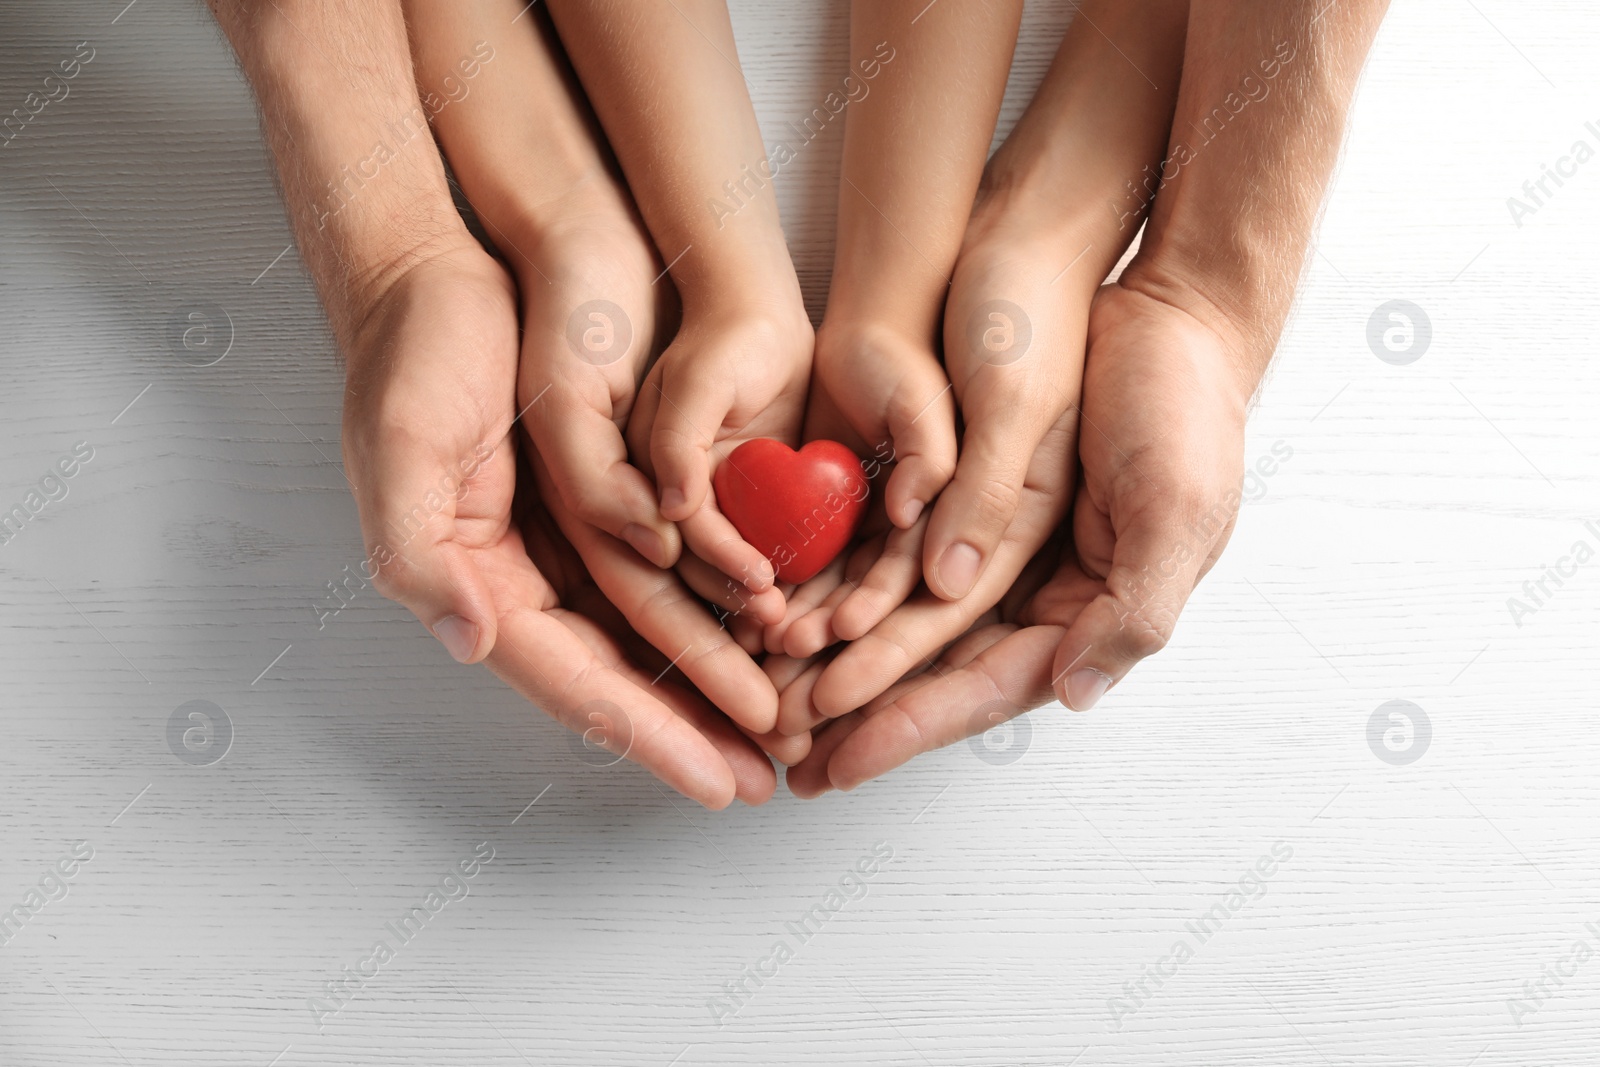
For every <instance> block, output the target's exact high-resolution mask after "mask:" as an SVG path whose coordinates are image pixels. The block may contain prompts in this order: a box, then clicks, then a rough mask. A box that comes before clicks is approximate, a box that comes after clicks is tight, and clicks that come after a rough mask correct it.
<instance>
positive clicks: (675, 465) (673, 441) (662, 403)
mask: <svg viewBox="0 0 1600 1067" xmlns="http://www.w3.org/2000/svg"><path fill="white" fill-rule="evenodd" d="M645 388H646V389H650V388H654V389H656V390H658V391H659V393H660V395H659V396H658V397H657V398H656V399H657V401H658V403H657V404H656V418H655V424H654V425H653V426H652V427H651V431H650V462H651V464H652V465H653V466H654V467H655V473H656V485H657V486H658V487H659V488H660V490H661V517H662V518H664V519H666V520H667V521H669V522H682V521H683V520H684V519H687V518H689V517H690V516H691V515H693V514H695V512H697V511H699V510H700V508H701V506H702V505H703V504H704V503H705V500H706V495H707V494H708V493H709V492H710V491H711V446H712V445H713V444H715V443H716V439H717V436H716V435H717V430H718V429H720V428H721V426H722V421H723V419H725V418H726V417H727V414H728V409H729V407H730V406H731V404H732V401H731V398H729V397H728V396H726V395H725V394H724V388H725V386H722V385H719V384H716V383H712V382H709V381H705V380H704V379H702V380H700V381H694V380H693V379H692V378H691V377H690V376H688V375H685V376H682V377H676V376H674V375H672V374H671V373H670V372H667V373H663V374H662V375H661V379H660V381H659V382H655V381H654V380H652V382H651V383H649V384H646V386H645Z"/></svg>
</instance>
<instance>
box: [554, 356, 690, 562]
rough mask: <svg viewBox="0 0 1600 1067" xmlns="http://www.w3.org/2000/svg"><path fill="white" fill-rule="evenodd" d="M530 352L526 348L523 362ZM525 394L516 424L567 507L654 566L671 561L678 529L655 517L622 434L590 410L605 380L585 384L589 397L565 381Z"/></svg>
mask: <svg viewBox="0 0 1600 1067" xmlns="http://www.w3.org/2000/svg"><path fill="white" fill-rule="evenodd" d="M529 356H530V354H529V353H528V352H527V350H526V349H525V350H524V359H527V358H529ZM552 369H553V368H552ZM573 373H574V374H580V373H585V371H574V372H573ZM587 373H591V374H592V373H593V372H592V371H588V372H587ZM524 391H525V392H527V391H531V392H532V393H533V398H532V403H531V404H529V405H528V411H527V413H526V414H525V415H524V416H523V418H522V424H523V426H524V427H526V428H527V431H528V434H529V436H531V437H532V438H533V443H534V446H535V447H536V448H538V450H539V455H540V456H541V457H542V458H543V460H544V463H545V466H546V467H547V468H548V469H549V474H550V480H551V481H552V482H553V483H554V484H555V488H556V492H557V493H559V494H560V496H561V502H562V504H563V505H565V507H566V508H567V510H568V511H570V512H572V513H573V514H574V515H575V516H577V517H578V519H580V520H581V521H583V522H587V523H589V524H590V525H591V526H598V527H599V528H600V529H602V530H604V531H605V532H606V533H608V534H610V535H611V536H612V537H617V538H620V539H622V540H624V541H626V542H627V543H628V544H630V545H632V546H633V548H634V550H635V551H636V552H638V553H639V554H640V555H641V556H643V557H644V558H645V559H647V560H649V561H650V562H651V563H654V564H655V565H656V566H657V567H670V566H672V565H673V564H674V563H676V562H677V561H678V553H679V551H680V550H681V549H682V547H683V542H682V539H681V538H680V536H679V534H678V529H677V527H676V526H675V525H673V524H672V523H670V522H667V521H666V520H664V519H663V518H662V517H661V511H660V509H659V508H658V507H657V506H656V494H655V488H654V487H653V486H652V485H651V484H650V480H649V479H648V478H646V477H645V476H644V474H643V473H642V472H641V471H640V470H639V469H638V468H636V467H635V466H633V464H632V463H630V462H629V461H628V446H627V444H626V443H625V442H624V441H623V439H622V431H621V430H620V429H619V428H618V427H617V424H616V423H614V422H612V421H611V419H610V417H609V416H608V415H607V414H606V413H605V412H604V411H602V410H599V409H598V408H597V407H596V402H603V403H605V404H606V406H607V407H609V406H610V395H609V391H608V390H607V388H606V385H605V383H604V382H603V381H600V380H598V378H596V380H594V381H593V382H590V383H589V389H588V390H587V391H588V392H589V393H590V394H591V395H589V396H585V395H583V394H584V392H585V390H583V389H581V388H579V387H577V386H575V385H574V384H572V382H571V380H570V379H569V380H567V381H562V382H549V383H546V384H545V385H543V386H540V387H539V388H538V389H534V388H533V387H532V385H530V386H528V387H525V390H524Z"/></svg>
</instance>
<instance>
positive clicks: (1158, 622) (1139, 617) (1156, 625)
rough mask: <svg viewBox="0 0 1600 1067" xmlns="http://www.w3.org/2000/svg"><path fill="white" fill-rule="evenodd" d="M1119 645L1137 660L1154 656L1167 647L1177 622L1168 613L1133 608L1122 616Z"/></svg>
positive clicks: (1122, 613)
mask: <svg viewBox="0 0 1600 1067" xmlns="http://www.w3.org/2000/svg"><path fill="white" fill-rule="evenodd" d="M1120 624H1121V625H1120V628H1119V630H1118V643H1119V644H1121V645H1122V646H1123V648H1124V650H1125V651H1126V652H1127V653H1128V654H1129V655H1130V656H1132V657H1133V658H1135V659H1144V658H1146V657H1148V656H1153V655H1155V654H1156V653H1157V652H1160V651H1161V650H1162V649H1164V648H1166V647H1167V642H1168V641H1170V640H1171V639H1172V631H1173V628H1174V627H1175V626H1176V625H1177V620H1176V619H1175V618H1173V617H1171V615H1170V614H1168V613H1166V612H1156V611H1152V610H1150V609H1149V608H1132V609H1129V610H1125V611H1123V612H1121V614H1120Z"/></svg>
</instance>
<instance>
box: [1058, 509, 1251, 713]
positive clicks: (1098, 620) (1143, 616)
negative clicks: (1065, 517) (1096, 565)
mask: <svg viewBox="0 0 1600 1067" xmlns="http://www.w3.org/2000/svg"><path fill="white" fill-rule="evenodd" d="M1148 499H1149V502H1148V503H1146V505H1145V506H1144V507H1142V508H1140V509H1139V510H1137V511H1134V512H1132V513H1131V514H1130V515H1129V517H1128V519H1127V524H1126V528H1125V529H1122V530H1118V531H1116V532H1115V535H1114V536H1115V541H1114V546H1113V548H1112V556H1111V568H1110V570H1109V572H1108V573H1107V575H1106V582H1105V584H1106V590H1105V592H1103V593H1101V594H1100V595H1099V596H1097V597H1095V599H1094V600H1092V601H1090V603H1089V605H1088V606H1087V607H1085V608H1084V609H1083V611H1082V612H1081V613H1079V615H1078V617H1077V618H1076V619H1075V620H1073V623H1072V625H1071V626H1069V627H1068V628H1067V632H1066V634H1064V635H1063V636H1062V638H1061V644H1060V646H1059V647H1058V648H1057V649H1056V658H1055V664H1054V667H1053V669H1052V671H1051V679H1052V686H1053V688H1054V689H1055V692H1056V696H1057V697H1058V698H1059V699H1060V700H1061V702H1062V703H1063V704H1065V705H1066V706H1067V707H1069V708H1071V709H1073V710H1074V711H1088V710H1089V709H1090V708H1092V707H1094V705H1095V704H1096V703H1098V702H1099V700H1100V698H1101V697H1103V696H1104V695H1105V693H1106V690H1107V689H1109V688H1111V686H1113V685H1115V684H1117V683H1118V682H1120V681H1121V680H1122V679H1123V678H1124V677H1126V675H1127V674H1128V672H1129V671H1131V670H1132V669H1133V667H1134V665H1135V664H1137V663H1138V662H1139V661H1140V660H1142V659H1144V658H1145V657H1147V656H1153V655H1155V654H1156V653H1157V652H1160V651H1161V650H1162V649H1163V648H1165V647H1166V644H1167V642H1168V641H1169V640H1170V639H1171V638H1172V632H1173V630H1174V629H1175V628H1176V626H1177V624H1178V616H1179V615H1180V614H1181V613H1182V612H1183V609H1184V606H1185V605H1186V604H1187V603H1188V602H1189V596H1190V594H1191V593H1193V592H1194V587H1195V584H1196V583H1197V582H1198V581H1199V580H1200V576H1201V574H1203V573H1204V570H1205V568H1206V565H1207V563H1208V561H1209V559H1210V556H1211V554H1212V549H1213V546H1214V545H1215V544H1216V543H1217V540H1218V538H1219V537H1220V536H1222V535H1223V534H1224V533H1225V530H1223V529H1214V528H1211V527H1209V526H1208V525H1207V524H1206V523H1205V522H1202V521H1199V520H1198V519H1197V518H1196V517H1197V516H1199V515H1201V513H1202V511H1203V510H1204V509H1203V508H1202V507H1200V506H1198V505H1197V504H1196V505H1194V506H1191V503H1192V502H1191V500H1190V498H1189V496H1188V495H1187V494H1182V493H1180V492H1177V491H1174V492H1172V493H1167V494H1161V495H1159V496H1156V497H1153V498H1148ZM1091 508H1092V506H1091V505H1090V504H1089V502H1088V494H1087V491H1086V490H1082V489H1080V491H1079V494H1078V504H1077V507H1076V509H1075V510H1076V511H1077V513H1078V515H1079V518H1078V522H1079V523H1080V524H1082V523H1083V522H1085V521H1086V519H1087V511H1086V509H1091ZM1087 521H1101V522H1103V521H1104V519H1103V518H1101V517H1096V518H1095V519H1087ZM1219 525H1220V524H1219Z"/></svg>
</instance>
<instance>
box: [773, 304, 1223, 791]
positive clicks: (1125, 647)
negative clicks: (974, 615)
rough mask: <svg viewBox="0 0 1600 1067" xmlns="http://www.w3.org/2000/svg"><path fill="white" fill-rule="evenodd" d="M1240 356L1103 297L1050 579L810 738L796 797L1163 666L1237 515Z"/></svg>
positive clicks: (1185, 321) (1152, 309) (1169, 309)
mask: <svg viewBox="0 0 1600 1067" xmlns="http://www.w3.org/2000/svg"><path fill="white" fill-rule="evenodd" d="M1126 281H1127V282H1134V280H1133V279H1127V280H1126ZM1135 284H1136V283H1135ZM1239 343H1240V341H1239V339H1238V338H1236V337H1230V336H1227V335H1222V334H1218V333H1217V332H1216V331H1215V330H1214V329H1213V328H1212V327H1211V326H1209V325H1207V324H1206V323H1203V322H1201V321H1199V320H1197V319H1195V318H1193V317H1191V316H1190V315H1189V314H1188V313H1187V312H1185V311H1183V310H1182V309H1181V308H1179V307H1176V306H1174V305H1173V304H1170V303H1167V302H1165V301H1164V300H1162V299H1161V298H1160V297H1159V296H1157V295H1153V294H1152V293H1150V292H1147V291H1143V290H1141V289H1139V288H1135V287H1132V285H1130V284H1126V283H1124V282H1119V283H1117V284H1113V285H1108V286H1106V287H1104V288H1103V289H1102V290H1101V291H1100V294H1099V296H1097V297H1096V299H1095V303H1094V307H1093V311H1092V313H1091V317H1090V323H1089V356H1088V363H1087V368H1086V374H1085V380H1084V404H1083V416H1082V419H1083V427H1084V428H1083V431H1082V435H1081V437H1080V440H1079V452H1080V455H1081V457H1082V464H1083V466H1082V474H1081V478H1080V481H1079V486H1078V490H1077V498H1076V501H1075V503H1074V507H1073V514H1072V520H1071V525H1070V529H1071V536H1070V538H1069V537H1068V536H1066V533H1067V531H1066V530H1062V531H1061V532H1060V533H1059V534H1058V535H1057V536H1056V537H1055V538H1054V539H1053V543H1052V545H1051V546H1050V548H1049V549H1048V551H1047V552H1045V553H1043V554H1041V556H1040V557H1039V559H1038V560H1036V564H1035V565H1036V568H1041V567H1042V568H1045V573H1050V569H1051V568H1053V574H1050V577H1049V580H1048V581H1047V582H1046V583H1045V584H1044V585H1043V586H1042V587H1040V588H1038V589H1037V591H1036V592H1031V593H1029V588H1030V584H1031V585H1032V586H1038V580H1039V575H1037V574H1035V575H1034V576H1033V578H1032V581H1031V583H1030V582H1029V581H1026V580H1025V581H1024V582H1022V583H1020V584H1019V586H1018V587H1017V588H1016V589H1014V590H1013V593H1012V597H1011V598H1010V602H1009V604H1008V603H1003V604H1002V605H1001V607H1000V609H999V610H998V611H996V612H995V613H993V614H992V615H990V616H989V617H986V618H985V619H983V620H981V621H980V623H979V625H978V626H977V627H975V628H974V629H972V630H970V631H968V632H967V633H966V634H965V635H963V636H962V637H961V639H960V640H959V641H957V642H956V643H955V644H953V645H951V646H950V647H949V648H948V649H946V650H945V651H944V653H943V655H942V656H941V657H940V659H939V661H938V662H937V663H935V664H933V665H931V666H929V667H928V669H926V670H925V671H923V672H921V673H920V674H919V675H917V676H916V677H913V678H907V679H904V680H902V681H901V682H900V683H898V684H897V685H896V686H894V687H892V688H890V689H888V690H887V691H885V692H884V693H883V695H882V696H880V697H878V698H877V699H876V700H874V701H873V702H872V703H871V704H869V705H868V706H867V707H866V708H864V709H863V710H862V711H861V712H858V713H855V714H853V715H849V716H845V717H844V718H842V719H840V720H839V721H837V722H835V723H832V724H829V725H828V726H827V727H826V728H824V729H823V730H822V731H820V732H819V733H818V735H817V737H816V739H815V741H814V743H813V747H812V751H811V754H810V755H809V756H808V757H807V758H806V759H805V760H804V761H802V762H801V763H800V764H799V765H798V766H796V767H795V768H794V769H793V770H791V771H790V773H789V786H790V788H791V789H792V790H793V791H795V792H796V793H798V794H801V795H815V794H817V793H819V792H822V791H823V790H825V789H828V788H836V789H851V788H854V787H855V786H856V785H858V784H860V783H861V782H863V781H866V780H867V779H869V778H873V777H876V776H877V775H880V774H883V773H885V772H886V771H888V770H890V769H892V768H894V767H897V766H899V765H900V764H902V763H904V762H906V761H907V760H909V759H911V758H912V757H913V756H915V755H917V754H919V753H921V752H923V751H927V750H929V749H933V748H938V747H941V746H943V745H948V744H951V743H954V742H955V741H959V740H962V739H964V738H966V737H968V736H970V735H972V734H974V733H979V732H982V731H984V730H987V729H989V728H990V727H992V726H994V725H996V724H997V723H999V722H1002V721H1004V720H1005V719H1007V718H1010V717H1012V716H1014V715H1018V714H1021V713H1022V712H1024V711H1027V710H1029V709H1031V708H1034V707H1037V706H1039V705H1040V704H1043V703H1045V702H1046V701H1048V700H1050V699H1051V698H1052V696H1059V698H1060V699H1061V700H1062V701H1063V702H1064V703H1065V704H1066V705H1067V706H1068V707H1071V708H1076V709H1078V710H1087V709H1088V708H1089V707H1092V706H1093V705H1094V703H1095V701H1096V700H1098V699H1099V698H1100V696H1101V695H1102V694H1103V693H1104V692H1105V689H1106V687H1107V686H1108V685H1109V684H1110V683H1111V682H1113V681H1115V680H1118V679H1120V678H1122V677H1123V676H1124V675H1125V674H1126V673H1127V672H1128V670H1129V669H1131V667H1132V666H1133V665H1134V664H1135V663H1136V662H1137V661H1138V660H1139V659H1141V658H1143V657H1144V656H1148V655H1151V654H1153V653H1155V652H1156V651H1158V650H1159V649H1160V648H1161V647H1162V646H1163V645H1164V644H1165V643H1166V641H1167V640H1168V638H1169V637H1170V636H1171V633H1172V629H1173V626H1174V625H1175V624H1176V622H1177V618H1178V615H1179V613H1180V612H1181V610H1182V608H1183V605H1184V603H1185V602H1186V600H1187V599H1188V597H1189V594H1190V593H1191V592H1192V591H1193V589H1194V586H1195V583H1196V582H1198V581H1199V580H1200V578H1201V577H1202V576H1204V574H1205V573H1206V571H1207V570H1209V569H1210V568H1211V566H1212V565H1213V564H1214V563H1215V562H1216V559H1217V557H1218V555H1219V554H1220V553H1221V551H1222V548H1223V546H1224V545H1225V544H1226V543H1227V538H1228V534H1229V533H1230V532H1231V531H1232V528H1233V522H1234V518H1235V517H1236V515H1237V512H1238V506H1239V501H1240V492H1239V487H1240V482H1241V479H1242V477H1243V467H1242V458H1241V457H1242V454H1243V440H1244V422H1245V408H1246V404H1247V402H1248V400H1249V394H1248V393H1247V392H1245V391H1243V390H1242V389H1241V388H1240V387H1239V379H1238V377H1237V375H1235V374H1234V373H1232V370H1231V368H1232V366H1233V364H1232V363H1231V362H1230V361H1231V360H1232V359H1233V358H1234V355H1233V353H1234V352H1236V351H1237V347H1236V346H1237V345H1238V344H1239ZM1024 594H1026V596H1025V598H1024Z"/></svg>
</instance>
